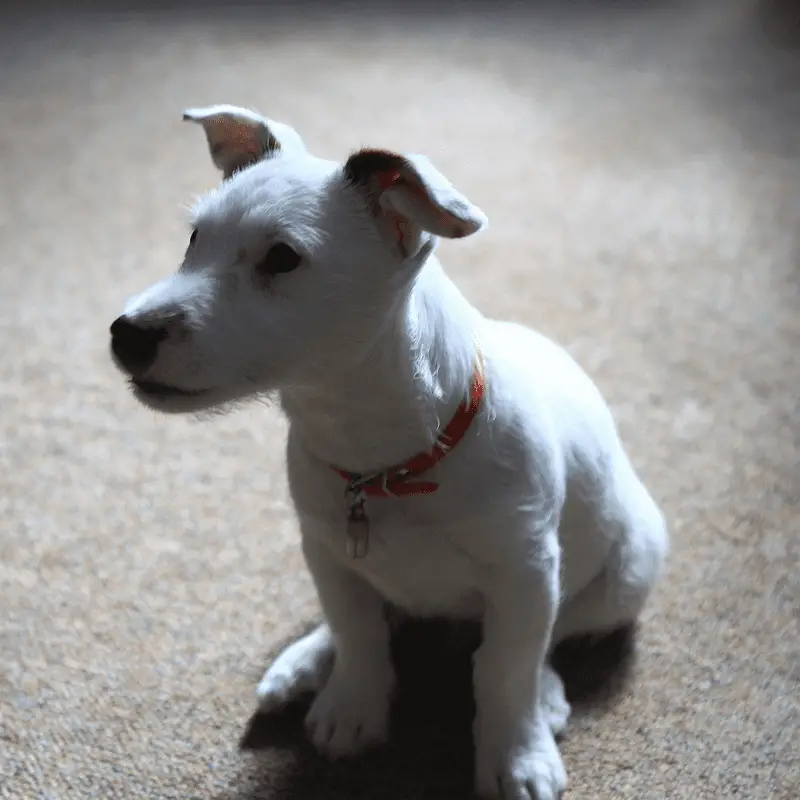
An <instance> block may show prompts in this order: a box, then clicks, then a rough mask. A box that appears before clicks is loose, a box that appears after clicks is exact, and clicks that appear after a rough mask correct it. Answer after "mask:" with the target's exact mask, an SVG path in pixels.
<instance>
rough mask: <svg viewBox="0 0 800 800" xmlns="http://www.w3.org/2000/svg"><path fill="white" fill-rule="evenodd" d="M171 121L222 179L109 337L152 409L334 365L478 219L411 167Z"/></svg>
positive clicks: (189, 114)
mask: <svg viewBox="0 0 800 800" xmlns="http://www.w3.org/2000/svg"><path fill="white" fill-rule="evenodd" d="M184 119H187V120H190V121H192V122H196V123H199V124H200V125H201V126H202V127H203V129H204V131H205V135H206V138H207V140H208V146H209V150H210V154H211V158H212V160H213V162H214V164H215V165H216V166H217V167H218V168H219V169H220V170H221V172H222V174H223V180H222V182H221V185H220V186H219V187H217V188H216V189H214V190H213V191H211V192H209V193H208V194H207V195H206V196H205V197H203V198H202V199H201V200H200V202H199V203H198V204H197V207H196V208H195V210H194V214H193V219H192V226H191V234H190V236H189V241H188V246H187V248H186V252H185V254H184V256H183V261H182V263H181V265H180V267H179V268H178V270H177V271H176V272H175V273H174V274H173V275H171V276H170V277H168V278H166V279H165V280H163V281H160V282H159V283H156V284H155V285H153V286H151V287H149V288H147V289H145V290H144V291H143V292H142V293H141V294H139V295H137V296H135V297H133V298H132V299H131V300H130V301H129V302H128V304H127V307H126V308H125V311H124V313H123V314H122V316H120V317H119V318H118V319H117V320H115V321H114V323H113V324H112V326H111V351H112V355H113V359H114V361H115V363H116V364H117V366H118V367H119V368H120V369H121V370H122V371H123V372H124V373H125V374H126V375H127V376H128V377H129V379H130V381H131V385H132V387H133V389H134V393H135V395H136V397H137V398H138V399H139V400H140V401H141V402H143V403H144V404H146V405H148V406H150V407H152V408H155V409H157V410H160V411H200V410H203V409H208V408H212V407H217V406H220V405H223V404H226V403H229V402H231V401H235V400H239V399H243V398H245V397H248V396H250V395H255V394H259V393H267V392H271V391H273V390H276V389H280V388H282V387H285V386H291V385H296V386H304V385H309V386H313V385H316V384H317V383H318V380H319V378H320V377H321V376H323V375H325V374H328V375H330V373H331V372H332V371H335V370H337V369H346V368H347V366H348V364H353V363H355V362H356V361H357V360H358V359H359V358H360V357H363V355H364V353H365V350H366V348H368V347H369V344H370V341H372V340H373V339H374V337H375V336H377V335H378V333H379V332H380V330H381V328H382V326H384V325H385V324H386V321H387V320H388V319H389V318H391V316H392V313H393V312H394V311H395V310H396V309H397V308H398V304H399V303H400V304H402V302H403V300H404V298H405V297H406V296H407V294H408V292H409V291H410V287H411V285H412V284H413V281H414V278H415V276H416V274H417V273H418V271H419V270H420V268H421V267H422V265H423V264H424V262H425V260H426V259H427V256H428V255H429V254H430V252H431V250H432V249H433V247H434V246H435V242H436V239H437V237H439V236H445V237H448V238H460V237H464V236H469V235H470V234H472V233H475V232H476V231H477V230H479V229H480V228H481V227H483V225H484V224H485V222H486V219H485V217H484V215H483V213H482V212H481V211H480V210H479V209H478V208H476V207H475V206H474V205H472V204H471V203H470V202H469V201H467V200H466V198H464V197H463V196H462V195H461V194H459V193H458V192H457V191H456V190H455V189H454V188H453V186H451V184H450V183H449V182H448V181H447V180H446V179H445V178H444V177H443V176H442V175H441V174H440V173H439V172H438V171H437V170H436V169H435V168H434V167H433V165H432V164H431V163H430V162H429V161H428V160H427V159H426V158H424V157H422V156H415V155H401V154H397V153H392V152H388V151H384V150H361V151H359V152H356V153H354V154H353V155H351V156H350V158H349V159H348V160H347V161H346V163H344V164H340V163H336V162H331V161H325V160H323V159H320V158H316V157H315V156H312V155H311V154H310V153H308V152H307V150H306V148H305V145H304V144H303V141H302V140H301V138H300V137H299V136H298V134H297V133H296V132H295V131H294V130H293V129H292V128H290V127H289V126H287V125H284V124H282V123H278V122H274V121H272V120H269V119H266V118H264V117H262V116H260V115H258V114H256V113H254V112H252V111H249V110H246V109H241V108H236V107H233V106H212V107H210V108H203V109H191V110H188V111H186V112H185V114H184Z"/></svg>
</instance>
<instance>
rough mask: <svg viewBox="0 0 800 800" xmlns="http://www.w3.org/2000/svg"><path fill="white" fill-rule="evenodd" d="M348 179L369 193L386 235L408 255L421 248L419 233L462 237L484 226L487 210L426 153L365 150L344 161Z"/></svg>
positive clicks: (372, 207)
mask: <svg viewBox="0 0 800 800" xmlns="http://www.w3.org/2000/svg"><path fill="white" fill-rule="evenodd" d="M344 171H345V178H346V180H347V182H348V183H350V184H352V185H355V186H358V187H359V188H360V189H361V190H363V191H364V192H366V194H367V197H368V200H369V204H370V207H371V209H372V211H373V213H374V214H375V215H376V216H377V217H378V218H379V221H380V222H382V223H383V224H382V228H383V230H384V232H385V234H386V235H387V236H388V237H389V238H390V239H391V240H393V241H394V242H395V243H396V244H397V245H398V246H399V247H400V250H401V252H402V253H403V255H404V256H406V257H408V256H411V255H414V254H415V253H416V252H417V251H418V250H419V247H420V234H421V232H422V231H427V232H428V233H432V234H434V235H435V236H443V237H446V238H448V239H461V238H463V237H465V236H470V235H471V234H473V233H476V232H477V231H479V230H480V229H481V228H483V227H484V226H485V225H486V223H487V219H486V215H485V214H484V213H483V212H482V211H481V210H480V209H479V208H478V207H477V206H475V205H473V204H472V203H471V202H470V201H469V200H467V198H466V197H464V195H462V194H461V193H460V192H459V191H458V190H457V189H455V187H454V186H453V185H452V184H451V183H450V182H449V181H448V180H447V179H446V178H445V177H444V175H442V174H441V173H440V172H439V170H437V169H436V167H434V165H433V164H432V163H431V161H430V160H429V159H428V158H426V157H425V156H421V155H414V154H402V155H401V154H398V153H392V152H389V151H387V150H373V149H364V150H359V151H358V152H357V153H354V154H353V155H351V156H350V158H349V159H348V161H347V163H346V164H345V168H344Z"/></svg>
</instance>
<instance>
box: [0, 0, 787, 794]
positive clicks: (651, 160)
mask: <svg viewBox="0 0 800 800" xmlns="http://www.w3.org/2000/svg"><path fill="white" fill-rule="evenodd" d="M6 8H7V7H6ZM34 8H35V7H34ZM38 8H39V10H38V11H35V10H34V11H9V10H6V11H4V12H3V15H4V16H3V24H2V26H0V28H1V29H2V32H1V33H0V45H1V46H0V143H1V144H2V147H0V181H1V183H0V186H1V187H2V198H1V199H0V243H1V244H2V248H1V249H0V252H1V253H2V260H3V263H2V269H1V270H0V329H1V330H2V355H1V356H0V409H1V410H0V513H1V514H2V517H1V518H2V523H3V527H2V533H1V535H0V613H1V615H2V616H0V620H1V621H2V626H0V797H3V798H12V799H13V800H45V799H46V800H67V799H68V798H70V799H71V798H182V799H183V798H197V800H255V799H256V798H264V800H278V798H296V799H297V800H306V798H353V799H361V798H363V799H364V800H368V799H369V800H372V799H374V800H427V799H428V798H430V799H431V800H433V799H436V800H448V799H449V798H468V797H470V792H469V787H470V783H471V770H472V766H471V754H470V745H469V709H470V698H469V684H468V674H466V673H465V671H464V668H465V666H468V664H467V661H466V658H463V659H461V660H460V661H459V660H458V658H457V655H454V656H452V658H453V659H455V661H457V662H458V663H454V664H453V665H452V669H453V670H454V673H453V675H457V676H459V677H458V679H457V680H456V679H455V678H453V679H449V678H448V677H447V676H448V675H449V674H450V673H449V669H450V667H449V666H448V665H449V664H450V662H449V661H448V659H449V658H451V656H450V655H448V654H446V653H442V654H441V656H440V657H437V658H436V659H434V661H435V665H434V667H433V668H431V669H430V670H426V669H424V668H421V660H420V659H419V658H417V659H416V661H415V657H414V653H415V648H417V649H418V648H419V647H420V645H421V644H423V645H424V644H425V643H426V642H427V644H428V645H430V646H431V647H434V648H436V647H439V646H440V644H441V642H440V639H441V636H440V635H439V634H437V633H436V632H435V631H434V632H431V631H427V632H425V633H423V634H420V635H419V637H418V638H417V639H416V640H414V641H413V642H412V644H411V645H409V646H408V647H406V652H405V655H402V656H400V658H401V659H402V658H405V659H406V661H407V662H408V663H407V665H406V668H405V674H406V678H407V680H406V681H405V683H404V686H405V689H404V692H405V696H406V697H407V700H406V701H404V702H402V703H401V704H400V707H399V708H398V719H397V731H398V732H397V735H396V736H395V737H394V738H393V740H392V743H391V744H390V745H389V746H388V747H387V748H386V749H384V750H382V751H381V752H378V753H375V754H374V755H373V756H370V757H369V758H365V759H363V760H359V761H357V762H354V763H351V764H340V765H335V766H329V765H327V764H326V763H325V762H324V761H321V760H319V759H317V758H316V757H315V756H314V755H313V754H312V753H310V752H309V748H308V747H307V746H306V745H305V744H304V743H303V739H302V736H301V735H300V733H299V717H298V715H297V714H289V715H287V716H286V717H285V718H284V719H282V720H278V721H275V720H273V721H266V722H265V721H263V720H262V721H259V723H258V725H257V726H256V727H258V728H259V730H258V731H257V733H258V735H255V734H254V733H253V731H250V733H249V734H247V736H245V734H246V733H247V731H248V726H249V720H250V716H251V713H252V712H253V709H254V687H255V684H256V682H257V680H258V678H259V677H260V674H261V672H262V671H263V669H264V668H265V667H266V665H267V664H268V661H269V658H270V657H271V655H272V654H274V653H275V652H276V650H277V649H278V648H279V646H280V645H281V644H282V643H283V642H285V641H287V640H289V639H291V638H293V637H294V636H296V635H298V633H300V632H301V631H302V630H303V629H305V628H306V627H307V626H308V625H309V624H311V623H312V622H313V621H314V619H315V618H316V615H317V613H318V607H317V603H316V600H315V597H314V592H313V589H312V586H311V583H310V580H309V577H308V575H307V573H306V571H305V569H304V566H303V563H302V559H301V556H300V552H299V548H298V540H297V534H296V524H295V520H294V518H293V514H292V510H291V508H290V505H289V503H288V497H287V491H286V484H285V476H284V472H283V463H282V461H283V442H284V435H285V425H284V423H283V421H282V420H281V418H280V416H279V415H278V413H277V411H276V410H275V409H272V408H265V407H263V406H253V407H250V408H247V409H245V410H243V411H240V412H237V413H236V414H233V415H230V416H226V417H222V418H217V419H214V420H212V421H210V422H197V421H194V420H189V419H183V418H162V417H157V416H156V415H154V414H153V413H149V412H147V411H145V410H143V409H142V408H140V407H139V406H138V405H137V404H136V403H135V402H134V401H133V400H132V398H131V397H130V396H129V394H128V393H127V391H126V387H125V385H124V382H123V381H122V380H121V379H120V377H119V376H118V375H117V374H116V373H115V371H114V369H113V368H112V366H111V364H110V361H109V359H108V356H107V344H108V341H107V331H108V325H109V324H110V322H111V321H112V319H113V318H114V317H115V316H116V315H117V313H118V312H119V311H120V310H121V308H122V304H123V303H124V301H125V299H126V298H127V297H128V296H129V295H131V294H133V293H135V292H136V291H138V290H139V289H141V288H142V287H144V286H145V285H147V284H148V283H150V282H152V281H154V280H155V279H157V278H159V277H161V276H163V275H165V274H167V273H169V272H170V271H171V270H172V269H173V268H174V267H175V265H176V264H177V263H178V261H179V259H180V258H181V256H182V252H183V249H184V246H185V243H186V235H187V228H186V214H185V213H184V212H183V210H182V207H183V206H185V205H186V204H189V203H191V201H192V199H193V197H194V196H195V195H197V194H198V193H200V192H202V191H204V190H205V189H207V188H210V187H211V186H212V185H214V184H215V182H216V181H217V175H216V172H215V171H214V169H213V168H212V166H211V164H210V163H209V160H208V157H207V152H206V147H205V142H204V141H203V138H202V134H201V132H200V131H199V130H198V129H197V128H195V127H193V126H188V125H186V124H183V123H182V122H181V111H182V110H183V108H184V107H186V106H192V105H202V104H210V103H215V102H231V103H237V104H241V105H251V106H254V107H257V108H258V109H260V110H262V111H263V112H264V113H266V114H268V115H270V116H273V117H275V118H277V119H285V120H287V121H289V122H291V123H292V124H293V125H295V127H297V129H298V130H299V131H300V132H301V134H302V135H303V136H304V137H305V139H306V141H307V142H308V144H309V145H310V147H311V148H312V149H313V150H315V151H317V152H318V153H319V154H321V155H325V156H329V157H338V158H344V157H345V156H346V154H347V153H348V152H349V151H350V150H351V149H353V148H355V147H357V146H359V145H366V144H370V145H377V146H385V147H395V148H399V149H404V150H414V151H421V152H425V153H427V154H428V155H430V156H431V157H432V158H433V159H434V161H435V162H436V163H437V164H438V165H439V166H440V168H441V169H442V171H443V172H444V173H445V174H446V175H447V176H448V177H449V178H451V179H452V180H453V182H454V183H455V184H456V185H457V186H458V187H459V188H461V189H462V190H463V191H464V192H465V193H466V194H467V195H468V196H469V197H470V198H471V199H472V200H474V201H475V202H476V203H477V204H478V205H479V206H481V207H482V208H483V209H484V210H485V212H486V213H487V214H488V216H489V219H490V227H489V229H488V231H487V232H486V233H485V235H481V236H480V237H478V238H476V239H475V240H474V241H471V240H468V241H465V242H452V243H451V242H447V243H445V244H443V245H442V248H441V255H442V259H443V262H444V263H445V265H446V267H447V268H448V270H449V271H450V273H451V274H452V275H453V276H454V278H455V279H456V280H457V282H458V283H459V285H460V286H461V287H462V288H463V290H464V292H465V293H466V294H467V296H468V297H470V298H471V299H472V300H473V301H474V302H476V303H477V304H479V305H480V307H481V308H482V309H483V310H484V311H485V312H487V313H489V314H492V315H497V316H503V317H508V318H512V319H516V320H520V321H523V322H526V323H529V324H532V325H534V326H536V327H538V328H540V329H541V330H543V331H544V332H546V333H547V334H549V335H551V336H553V337H555V338H556V339H558V340H559V341H560V342H562V343H563V344H564V345H565V346H566V347H567V348H568V349H569V350H570V351H571V352H572V353H573V354H574V355H575V356H576V357H577V358H578V360H579V361H580V362H581V363H582V364H583V365H584V366H585V368H586V369H587V370H588V371H589V372H590V373H591V374H592V375H593V377H594V378H595V379H596V381H597V382H598V384H599V385H600V387H601V388H602V390H603V391H604V392H605V394H606V396H607V397H608V399H609V402H610V404H611V406H612V408H613V410H614V413H615V414H616V417H617V419H618V420H619V424H620V427H621V429H622V433H623V436H624V439H625V442H626V444H627V446H628V447H629V449H630V451H631V453H632V457H633V460H634V462H635V464H636V466H637V468H638V469H639V470H640V471H641V473H642V475H643V476H644V479H645V481H646V482H647V484H648V486H649V487H650V488H651V490H652V492H653V493H654V495H655V496H656V497H657V498H658V500H659V501H660V502H661V503H662V504H663V507H664V509H665V512H666V514H667V516H668V518H669V522H670V527H671V531H672V536H673V552H672V555H671V558H670V561H669V568H668V571H667V573H666V575H665V577H664V580H663V582H662V583H661V585H660V586H659V588H658V590H657V592H656V593H655V595H654V597H653V600H652V603H651V604H650V605H649V607H648V609H647V613H646V614H645V617H644V619H643V620H642V624H641V626H640V630H639V632H638V638H637V644H636V656H635V659H634V662H633V663H632V665H631V667H630V672H629V675H628V677H627V680H625V681H624V682H622V683H621V684H620V685H618V686H617V688H616V689H615V690H614V691H613V692H606V693H605V694H603V695H601V696H600V695H599V696H595V697H594V699H593V700H592V701H590V702H578V703H577V704H576V714H575V719H574V722H573V724H572V727H571V728H570V730H569V732H568V735H567V736H566V738H565V740H564V742H563V744H562V749H563V753H564V757H565V761H566V765H567V769H568V772H569V777H570V789H569V793H568V794H569V797H575V798H607V797H609V798H610V797H622V798H638V799H641V798H673V797H674V798H691V800H700V799H701V798H718V797H742V798H785V799H786V800H788V798H791V797H796V796H798V785H800V784H799V782H798V773H799V772H800V762H799V761H798V754H800V733H799V730H800V729H799V727H798V726H799V725H800V707H799V705H798V704H799V703H800V699H799V697H800V695H799V692H798V677H799V673H798V664H799V663H800V633H799V632H798V625H799V624H800V619H799V616H798V608H799V607H800V599H799V596H798V595H799V593H798V583H799V581H798V574H799V573H798V556H799V555H800V544H799V543H798V542H799V537H800V412H799V411H798V405H799V396H800V314H799V313H798V309H800V265H799V259H800V247H799V244H800V235H799V234H798V227H799V220H800V94H799V93H798V87H800V69H799V68H798V56H797V49H796V45H797V38H796V37H795V36H793V33H796V31H797V29H796V27H795V28H794V29H792V27H791V26H792V24H795V25H796V21H797V14H796V13H795V15H794V17H793V19H792V18H791V17H790V12H791V9H792V4H791V3H788V2H787V3H785V4H783V7H782V6H781V4H779V3H775V2H773V3H770V4H769V6H767V5H763V6H758V7H756V6H754V5H753V4H751V3H746V2H733V0H731V1H730V2H727V3H722V4H720V3H717V2H705V3H698V4H694V5H692V4H686V3H683V4H668V3H658V2H650V3H644V2H642V3H635V2H626V3H621V2H604V1H603V0H596V2H594V3H592V2H588V0H587V1H586V2H583V3H568V2H565V3H562V4H558V3H540V4H536V3H531V4H529V5H527V6H522V5H513V6H512V5H507V4H505V3H498V4H496V5H495V6H493V7H492V10H486V9H482V8H480V7H479V6H474V5H472V4H471V3H463V4H452V7H451V8H450V9H449V10H445V9H436V8H434V7H432V6H430V5H426V4H421V3H420V4H414V3H411V4H410V5H409V6H407V7H406V10H405V11H397V10H395V11H393V12H388V11H386V10H382V9H380V8H372V7H370V5H369V4H355V5H353V4H350V5H344V4H328V6H327V8H323V7H322V6H319V7H313V6H310V5H307V4H303V5H300V4H295V5H283V6H280V7H278V6H275V7H270V6H269V5H268V4H261V5H260V6H259V7H258V9H256V10H250V11H247V10H241V9H240V10H237V11H235V12H234V11H232V10H230V9H229V10H227V11H225V10H221V9H220V8H218V7H215V6H214V5H211V4H207V3H199V4H198V3H196V4H188V3H183V4H181V3H162V4H155V3H141V4H139V10H138V11H137V12H136V13H125V12H124V10H123V9H122V7H120V8H115V7H113V5H112V6H108V5H107V6H105V11H104V12H103V13H100V12H95V13H91V12H87V11H81V10H80V9H79V8H78V6H77V5H76V4H75V3H73V4H71V6H70V5H69V4H67V3H63V4H57V5H56V4H54V5H52V6H48V7H47V10H45V7H44V6H43V5H41V4H40V5H39V6H38ZM76 9H77V10H76ZM414 642H415V643H414ZM573 666H574V665H573ZM578 666H579V667H582V666H586V665H578ZM586 668H587V669H588V666H587V667H586ZM465 678H466V679H465ZM437 681H438V683H437ZM243 737H245V738H246V739H247V741H246V744H247V745H248V747H246V748H243V747H241V746H240V745H241V740H242V738H243Z"/></svg>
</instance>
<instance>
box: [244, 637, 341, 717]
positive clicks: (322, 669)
mask: <svg viewBox="0 0 800 800" xmlns="http://www.w3.org/2000/svg"><path fill="white" fill-rule="evenodd" d="M334 652H335V651H334V644H333V640H332V639H331V635H330V631H329V630H328V627H327V625H321V626H320V627H319V628H317V629H316V630H314V631H312V632H311V633H309V634H308V635H307V636H304V637H303V638H302V639H300V640H298V641H296V642H295V643H294V644H291V645H289V647H287V648H286V649H285V650H284V651H283V652H282V653H281V654H280V655H279V656H278V657H277V658H276V659H275V661H274V662H273V664H272V665H271V666H270V667H269V669H268V670H267V671H266V672H265V673H264V677H263V678H262V679H261V682H260V683H259V684H258V688H257V689H256V696H257V697H258V705H259V711H261V712H263V713H269V712H271V711H276V710H278V709H280V708H283V707H284V706H287V705H289V704H290V703H292V702H294V701H295V700H298V699H299V698H301V697H302V696H303V695H306V694H309V693H312V694H316V693H317V692H319V691H320V689H322V687H323V686H324V685H325V684H326V682H327V680H328V677H329V676H330V674H331V669H332V668H333V661H334Z"/></svg>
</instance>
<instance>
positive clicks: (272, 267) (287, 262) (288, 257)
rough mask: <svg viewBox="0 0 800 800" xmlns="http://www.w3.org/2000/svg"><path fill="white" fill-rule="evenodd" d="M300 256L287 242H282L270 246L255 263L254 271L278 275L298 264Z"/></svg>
mask: <svg viewBox="0 0 800 800" xmlns="http://www.w3.org/2000/svg"><path fill="white" fill-rule="evenodd" d="M300 260H301V259H300V256H299V254H298V253H296V252H295V251H294V250H292V248H291V247H289V245H288V244H283V242H281V243H279V244H276V245H273V246H272V247H270V249H269V251H268V252H267V254H266V255H265V256H264V258H262V259H261V261H259V262H258V264H256V272H258V273H259V274H260V275H279V274H280V273H282V272H291V271H292V270H293V269H296V268H297V267H298V266H300Z"/></svg>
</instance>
